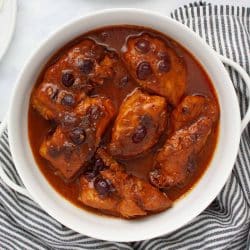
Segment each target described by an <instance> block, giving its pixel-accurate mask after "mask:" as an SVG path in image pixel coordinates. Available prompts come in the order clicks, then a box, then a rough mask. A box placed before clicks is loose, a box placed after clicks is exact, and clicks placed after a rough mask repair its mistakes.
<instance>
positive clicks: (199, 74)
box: [28, 25, 218, 208]
mask: <svg viewBox="0 0 250 250" xmlns="http://www.w3.org/2000/svg"><path fill="white" fill-rule="evenodd" d="M142 31H143V32H145V31H146V32H147V33H149V34H151V35H154V36H158V37H161V38H162V39H163V40H164V41H165V42H166V43H167V44H168V45H169V46H171V47H173V48H174V49H175V51H176V52H177V53H178V54H179V55H180V56H182V57H183V59H184V61H185V63H186V66H187V75H188V78H187V90H186V95H192V94H203V95H205V96H208V97H210V98H212V99H214V100H216V101H217V98H216V94H215V91H214V88H213V85H212V83H211V80H210V79H209V77H208V76H207V74H206V72H205V71H204V69H203V68H202V67H201V65H200V64H199V62H198V61H197V60H196V59H195V58H194V57H193V56H192V55H191V54H190V53H189V52H188V51H187V50H186V49H184V48H183V47H182V46H180V45H179V44H177V43H176V42H174V41H172V40H171V39H170V38H168V37H166V36H164V35H162V34H160V33H158V32H156V31H153V30H150V29H148V28H144V27H136V26H125V25H123V26H111V27H105V28H102V29H98V30H94V31H91V32H89V33H87V34H84V35H83V36H81V37H79V38H77V39H75V40H73V41H71V42H70V43H69V44H67V45H66V46H64V47H63V48H62V49H61V50H60V51H59V52H57V53H56V54H55V55H54V56H53V57H52V58H51V59H50V61H49V62H48V63H47V64H46V66H45V67H44V69H43V70H42V72H41V74H40V77H39V78H38V80H37V83H36V86H37V85H38V84H39V83H40V82H41V79H42V76H43V74H44V71H45V70H46V69H47V68H48V66H49V65H51V64H53V62H54V61H55V60H56V58H58V56H60V55H61V54H62V53H64V51H65V50H66V49H67V48H69V47H71V46H72V45H74V44H76V43H78V42H79V41H81V40H82V39H85V38H92V39H94V40H95V41H97V42H99V43H103V44H106V45H107V46H109V47H112V48H114V49H116V51H117V52H118V53H119V51H120V50H121V48H122V46H123V45H124V42H125V41H126V38H127V37H128V36H130V35H135V34H139V33H141V32H142ZM36 86H35V87H36ZM136 87H138V86H137V85H133V84H130V85H128V86H126V88H119V89H118V88H117V87H114V85H113V84H112V83H107V84H105V85H102V86H101V87H98V88H96V89H95V90H94V92H93V94H94V95H98V94H101V95H102V96H106V97H109V98H111V100H112V101H113V103H114V105H115V107H116V109H117V110H118V109H119V106H120V104H121V102H122V101H123V99H124V98H125V97H126V96H127V95H128V94H129V93H131V91H132V90H133V89H135V88H136ZM28 126H29V139H30V145H31V148H32V151H33V154H34V157H35V160H36V162H37V164H38V166H39V168H40V170H41V172H42V173H43V175H44V176H45V178H46V179H47V180H48V182H49V183H50V184H51V185H52V186H53V188H54V189H55V190H56V191H57V192H58V193H60V194H61V195H62V196H63V197H65V198H66V199H67V200H69V201H71V202H72V203H74V204H75V205H77V206H80V207H84V205H82V203H80V202H79V201H78V194H79V187H78V179H76V180H74V181H73V182H71V183H65V182H64V181H63V180H62V179H61V178H60V177H59V176H57V175H55V174H54V169H53V167H52V166H51V164H50V163H49V162H48V161H47V160H45V159H44V158H42V157H41V156H40V154H39V148H40V145H41V143H42V141H43V139H44V137H45V136H46V134H47V133H48V131H49V129H50V127H51V122H50V121H47V120H45V119H44V118H43V117H42V116H41V115H40V114H39V113H38V112H37V111H36V110H34V109H33V108H32V107H31V105H30V108H29V116H28ZM111 127H112V124H111V126H110V128H109V129H107V131H106V134H105V138H107V140H108V138H109V136H110V132H111ZM217 137H218V124H217V126H216V127H215V129H214V131H213V132H212V133H211V135H210V137H209V139H208V141H207V143H206V145H205V147H204V148H203V150H202V151H201V153H200V154H199V157H198V161H197V163H198V164H197V167H196V169H195V171H194V173H193V174H192V176H190V178H189V179H188V180H187V181H186V183H184V185H182V186H181V187H174V188H171V189H170V190H168V191H166V193H167V194H168V196H169V197H170V198H171V199H173V200H176V199H178V198H179V197H181V196H182V195H183V194H185V193H186V192H188V191H189V190H190V189H191V188H192V187H193V186H194V184H195V183H196V182H197V181H198V180H199V178H200V177H201V176H202V174H203V173H204V172H205V170H206V168H207V166H208V165H209V162H210V160H211V157H212V155H213V152H214V150H215V147H216V141H217ZM162 144H163V140H161V141H159V143H158V144H157V145H156V146H155V147H154V148H153V149H152V150H151V151H150V152H148V153H147V154H146V155H143V157H139V158H137V159H133V160H123V161H122V162H121V163H122V164H123V165H125V166H126V170H127V171H128V172H130V173H132V174H134V175H136V176H139V177H141V178H143V179H145V180H148V172H149V170H150V168H151V166H152V164H153V156H154V152H155V150H157V149H158V148H160V147H161V146H162ZM84 208H85V207H84Z"/></svg>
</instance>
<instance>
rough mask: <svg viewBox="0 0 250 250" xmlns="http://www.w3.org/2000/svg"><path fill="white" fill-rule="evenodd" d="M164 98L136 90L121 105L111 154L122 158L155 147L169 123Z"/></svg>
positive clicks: (113, 132)
mask: <svg viewBox="0 0 250 250" xmlns="http://www.w3.org/2000/svg"><path fill="white" fill-rule="evenodd" d="M166 105H167V104H166V101H165V98H163V97H160V96H154V95H149V94H146V93H144V92H142V91H141V90H139V89H136V90H135V91H133V92H132V94H131V95H129V96H128V97H127V98H126V99H125V100H124V101H123V103H122V104H121V107H120V110H119V114H118V116H117V118H116V121H115V124H114V127H113V130H112V139H111V143H110V146H109V150H110V153H111V154H112V155H113V156H115V157H117V158H121V159H126V158H130V157H135V156H138V155H139V154H141V153H143V152H145V151H147V150H149V149H150V148H151V147H152V146H154V145H155V144H156V143H157V141H158V139H159V137H160V135H161V134H162V132H163V131H164V129H165V128H166V124H167V119H166V118H167V111H166Z"/></svg>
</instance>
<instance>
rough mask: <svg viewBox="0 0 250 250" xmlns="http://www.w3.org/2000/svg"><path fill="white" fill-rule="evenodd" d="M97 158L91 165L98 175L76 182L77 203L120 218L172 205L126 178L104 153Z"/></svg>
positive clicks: (143, 184)
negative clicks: (77, 183)
mask: <svg viewBox="0 0 250 250" xmlns="http://www.w3.org/2000/svg"><path fill="white" fill-rule="evenodd" d="M97 155H98V157H99V159H98V163H97V164H96V163H95V164H94V165H95V166H98V168H99V171H96V168H95V172H94V173H93V172H91V171H87V172H85V173H84V174H83V175H82V177H81V179H80V190H81V191H80V198H79V199H80V201H82V202H83V203H84V204H85V205H87V206H90V207H93V208H96V209H99V210H102V211H104V212H106V213H109V214H113V215H116V216H121V217H124V218H133V217H137V216H143V215H146V214H148V213H155V212H160V211H163V210H165V209H167V208H169V207H170V206H171V205H172V201H170V200H169V198H168V197H167V196H166V195H165V194H164V193H162V192H160V191H159V190H158V189H157V188H155V187H153V186H151V185H150V184H149V183H147V182H145V181H144V180H141V179H139V178H138V177H135V176H132V175H128V174H127V173H126V172H125V171H124V169H123V167H122V166H121V165H119V164H118V163H117V162H116V161H114V160H113V159H112V158H111V157H110V156H109V155H108V154H107V153H106V151H104V150H103V149H99V150H98V151H97ZM92 171H93V169H92Z"/></svg>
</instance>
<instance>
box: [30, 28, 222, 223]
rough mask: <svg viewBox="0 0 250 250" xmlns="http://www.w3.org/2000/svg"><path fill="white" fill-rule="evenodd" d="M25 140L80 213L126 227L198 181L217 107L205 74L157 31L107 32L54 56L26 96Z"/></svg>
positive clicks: (210, 148)
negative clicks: (123, 221) (125, 221)
mask: <svg viewBox="0 0 250 250" xmlns="http://www.w3.org/2000/svg"><path fill="white" fill-rule="evenodd" d="M28 119H29V120H28V126H29V139H30V144H31V148H32V151H33V154H34V157H35V160H36V162H37V164H38V166H39V168H40V170H41V172H42V173H43V174H44V176H45V177H46V179H47V180H48V182H49V183H50V184H51V185H52V186H53V187H54V188H55V189H56V190H57V191H58V192H59V193H60V194H61V195H62V196H64V197H65V198H66V199H68V200H69V201H71V202H72V203H74V204H75V205H77V206H79V207H82V208H84V209H87V210H89V211H91V212H95V213H99V214H102V215H103V214H107V215H112V216H119V217H122V218H126V219H131V218H136V217H142V216H147V215H150V214H152V213H158V212H162V211H164V210H166V209H168V208H169V207H171V206H174V202H175V201H176V200H177V199H178V198H179V197H181V196H182V195H183V194H185V193H186V192H188V191H189V190H190V189H191V188H192V187H193V185H194V184H195V183H196V182H197V181H198V180H199V178H201V176H202V174H203V173H204V171H205V170H206V168H207V166H208V165H209V162H210V159H211V157H212V155H213V152H214V149H215V147H216V141H217V137H218V126H219V105H218V102H217V98H216V94H215V91H214V89H213V86H212V84H211V81H210V79H209V78H208V76H207V75H206V73H205V71H204V70H203V68H202V67H201V66H200V65H199V63H198V62H197V61H196V60H195V59H194V57H192V55H191V54H190V53H189V52H187V51H186V50H185V49H184V48H183V47H181V46H180V45H179V44H178V43H176V42H175V41H173V40H171V39H170V38H168V37H166V36H165V35H163V34H161V33H159V32H156V31H154V30H151V29H148V28H145V27H137V26H126V25H122V26H111V27H104V28H102V29H98V30H94V31H90V32H88V33H86V34H84V35H82V36H81V37H79V38H76V39H74V40H73V41H71V42H70V43H69V44H67V45H65V46H64V47H63V48H62V49H61V50H60V51H58V52H57V53H56V54H55V55H54V56H53V57H52V58H51V59H50V60H49V62H48V63H47V64H46V66H45V67H44V69H43V71H42V72H41V74H40V76H39V78H38V79H37V82H36V84H35V86H34V89H33V91H32V94H31V98H30V107H29V116H28Z"/></svg>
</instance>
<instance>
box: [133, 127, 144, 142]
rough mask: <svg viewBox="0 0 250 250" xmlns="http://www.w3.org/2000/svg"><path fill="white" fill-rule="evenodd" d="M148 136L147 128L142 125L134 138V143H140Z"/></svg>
mask: <svg viewBox="0 0 250 250" xmlns="http://www.w3.org/2000/svg"><path fill="white" fill-rule="evenodd" d="M146 135H147V129H146V127H145V126H142V125H140V126H139V127H138V128H137V129H136V130H135V133H134V134H133V136H132V141H133V142H134V143H140V142H141V141H142V140H143V139H144V138H145V136H146Z"/></svg>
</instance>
